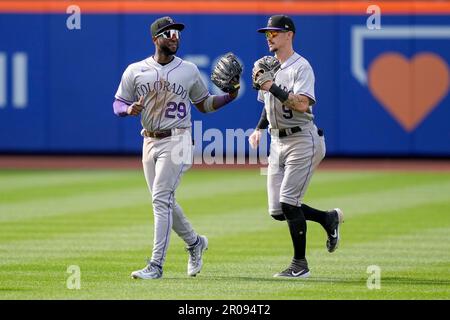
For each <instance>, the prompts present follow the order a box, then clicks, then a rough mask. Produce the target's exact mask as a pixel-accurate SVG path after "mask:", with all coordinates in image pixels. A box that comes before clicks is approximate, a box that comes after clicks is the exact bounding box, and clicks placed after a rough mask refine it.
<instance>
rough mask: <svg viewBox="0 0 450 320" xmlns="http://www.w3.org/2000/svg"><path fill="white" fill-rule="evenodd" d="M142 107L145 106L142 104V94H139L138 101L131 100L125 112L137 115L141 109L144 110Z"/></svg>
mask: <svg viewBox="0 0 450 320" xmlns="http://www.w3.org/2000/svg"><path fill="white" fill-rule="evenodd" d="M144 108H145V106H144V96H141V97H140V98H139V101H136V102H133V104H132V105H131V106H129V107H128V109H127V113H128V114H129V115H130V116H137V115H139V114H140V113H141V112H142V110H144Z"/></svg>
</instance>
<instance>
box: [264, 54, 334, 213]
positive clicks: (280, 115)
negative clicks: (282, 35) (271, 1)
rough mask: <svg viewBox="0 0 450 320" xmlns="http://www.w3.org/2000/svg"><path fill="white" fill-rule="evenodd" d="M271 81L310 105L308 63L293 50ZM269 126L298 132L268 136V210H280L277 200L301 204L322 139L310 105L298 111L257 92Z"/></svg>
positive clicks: (322, 147) (311, 84)
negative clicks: (306, 110)
mask: <svg viewBox="0 0 450 320" xmlns="http://www.w3.org/2000/svg"><path fill="white" fill-rule="evenodd" d="M275 84H276V85H278V86H279V87H280V88H282V89H283V90H285V91H287V92H289V93H293V94H301V95H305V96H307V97H309V98H310V99H311V100H312V101H313V104H314V103H315V102H316V98H315V95H314V72H313V70H312V67H311V65H310V64H309V62H308V61H307V60H306V59H305V58H303V57H302V56H300V55H299V54H297V53H294V54H293V55H292V56H291V57H290V58H289V59H288V60H286V61H285V62H284V63H283V64H282V65H281V67H280V69H279V70H278V72H277V73H276V74H275ZM258 100H259V101H260V102H263V103H264V107H265V108H266V113H267V119H268V120H269V127H270V128H271V129H286V128H292V127H296V126H299V127H301V128H302V131H301V132H297V133H294V134H292V135H290V136H287V137H282V138H279V137H277V136H276V135H272V140H271V144H270V157H269V167H268V177H267V192H268V202H269V213H270V214H271V215H273V216H276V215H280V214H282V213H283V211H282V208H281V204H280V203H281V202H284V203H287V204H290V205H293V206H301V202H302V199H303V197H304V195H305V193H306V190H307V188H308V185H309V183H310V180H311V177H312V174H313V172H314V170H315V169H316V167H317V166H318V165H319V163H320V162H321V161H322V159H323V158H324V156H325V152H326V147H325V139H324V137H323V136H322V135H319V133H318V130H317V127H316V126H315V125H314V122H313V119H314V115H313V114H312V108H311V106H310V107H309V110H308V112H305V113H302V112H297V111H294V110H291V109H289V108H287V107H286V106H284V105H283V104H282V103H281V102H280V101H279V100H278V99H277V98H275V97H274V96H273V94H271V93H270V92H267V91H259V92H258Z"/></svg>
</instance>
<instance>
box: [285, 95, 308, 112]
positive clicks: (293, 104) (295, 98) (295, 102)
mask: <svg viewBox="0 0 450 320" xmlns="http://www.w3.org/2000/svg"><path fill="white" fill-rule="evenodd" d="M283 104H284V105H285V106H286V107H288V108H289V109H291V110H294V111H299V112H306V111H308V109H309V105H310V102H309V98H308V97H307V96H304V95H301V94H293V93H289V98H288V99H287V100H286V101H285V102H283Z"/></svg>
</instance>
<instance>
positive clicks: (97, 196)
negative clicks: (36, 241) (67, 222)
mask: <svg viewBox="0 0 450 320" xmlns="http://www.w3.org/2000/svg"><path fill="white" fill-rule="evenodd" d="M260 179H261V177H259V176H256V177H254V179H246V180H244V181H241V182H240V183H236V184H234V185H232V186H231V187H230V185H228V184H222V185H221V184H220V183H219V184H217V182H215V181H214V182H212V181H208V182H205V183H203V185H200V184H199V185H197V186H192V187H191V188H189V192H180V193H177V199H191V198H196V197H211V196H226V195H227V194H233V193H238V192H245V191H247V190H264V185H261V183H258V182H259V181H260ZM255 180H256V181H255ZM206 190H208V192H207V193H206ZM137 204H148V205H150V206H151V198H150V194H149V192H148V191H147V189H146V186H145V185H143V186H141V187H139V188H128V189H127V190H119V191H113V192H107V191H106V192H96V193H93V194H87V195H85V194H83V195H79V196H71V197H64V198H57V199H53V200H52V201H48V199H40V200H34V201H29V202H25V203H13V204H0V212H1V214H0V222H4V221H17V220H23V219H33V218H37V217H45V216H54V215H65V214H72V213H78V212H82V211H85V210H105V209H108V208H118V207H119V208H124V209H125V208H126V207H127V206H133V205H137Z"/></svg>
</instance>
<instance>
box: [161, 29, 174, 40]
mask: <svg viewBox="0 0 450 320" xmlns="http://www.w3.org/2000/svg"><path fill="white" fill-rule="evenodd" d="M174 36H175V39H180V31H178V30H174V29H171V30H166V31H163V32H161V33H158V34H157V35H156V37H163V38H164V39H172V37H174Z"/></svg>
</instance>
